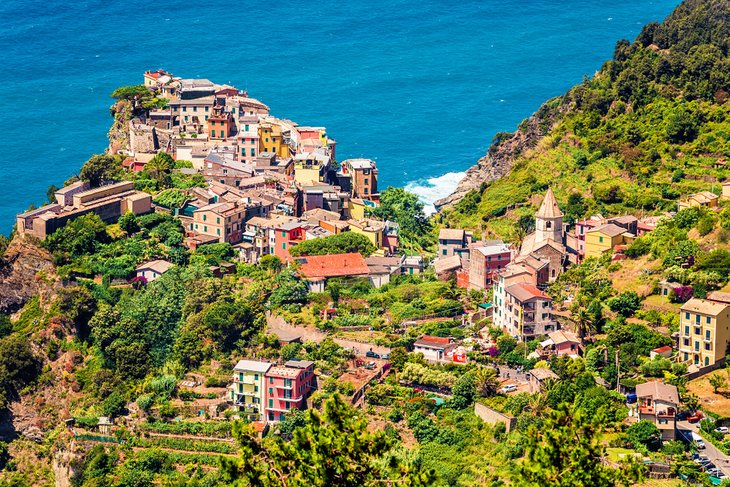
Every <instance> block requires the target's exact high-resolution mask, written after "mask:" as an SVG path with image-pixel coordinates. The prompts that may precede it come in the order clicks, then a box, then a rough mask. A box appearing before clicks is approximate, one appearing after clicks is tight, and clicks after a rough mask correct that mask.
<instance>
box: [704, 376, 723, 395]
mask: <svg viewBox="0 0 730 487" xmlns="http://www.w3.org/2000/svg"><path fill="white" fill-rule="evenodd" d="M708 381H709V382H710V385H711V386H712V392H713V393H715V394H717V391H718V390H720V389H722V388H723V387H725V386H727V379H726V378H725V377H723V376H722V375H720V374H712V375H711V376H710V377H709V378H708Z"/></svg>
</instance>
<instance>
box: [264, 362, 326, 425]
mask: <svg viewBox="0 0 730 487" xmlns="http://www.w3.org/2000/svg"><path fill="white" fill-rule="evenodd" d="M265 382H266V407H265V409H264V411H265V415H266V419H267V420H269V421H281V420H283V419H284V416H285V415H286V413H288V412H289V411H291V410H292V409H305V408H306V407H307V398H308V397H309V395H310V394H311V393H312V391H314V390H315V389H316V387H317V383H316V378H315V376H314V362H310V361H309V360H290V361H288V362H287V363H285V364H284V365H282V366H274V367H271V368H270V369H269V371H268V372H267V373H266V376H265Z"/></svg>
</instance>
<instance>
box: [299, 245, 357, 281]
mask: <svg viewBox="0 0 730 487" xmlns="http://www.w3.org/2000/svg"><path fill="white" fill-rule="evenodd" d="M294 260H295V261H296V262H298V263H299V264H300V265H301V267H300V268H299V271H300V273H301V274H302V276H304V277H305V278H307V279H317V278H320V279H321V278H327V277H341V276H365V275H367V274H368V273H369V270H368V265H367V264H366V263H365V259H364V258H363V256H362V255H360V254H358V253H356V252H353V253H349V254H337V255H310V256H307V257H296V258H295V259H294Z"/></svg>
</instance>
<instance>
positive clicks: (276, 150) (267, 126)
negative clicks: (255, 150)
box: [259, 120, 291, 158]
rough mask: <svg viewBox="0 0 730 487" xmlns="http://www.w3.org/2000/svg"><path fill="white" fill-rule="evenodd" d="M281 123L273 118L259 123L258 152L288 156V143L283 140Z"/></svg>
mask: <svg viewBox="0 0 730 487" xmlns="http://www.w3.org/2000/svg"><path fill="white" fill-rule="evenodd" d="M284 138H285V137H284V135H283V129H282V125H281V124H280V123H278V122H276V121H273V120H265V121H263V122H261V123H260V124H259V152H270V153H272V154H276V155H277V156H279V157H284V158H286V157H290V156H291V151H290V149H289V144H288V143H287V141H285V140H284Z"/></svg>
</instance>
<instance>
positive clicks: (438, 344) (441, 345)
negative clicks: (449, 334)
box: [413, 335, 451, 349]
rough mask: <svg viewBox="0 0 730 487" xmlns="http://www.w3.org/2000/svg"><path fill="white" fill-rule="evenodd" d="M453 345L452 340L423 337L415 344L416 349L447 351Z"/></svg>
mask: <svg viewBox="0 0 730 487" xmlns="http://www.w3.org/2000/svg"><path fill="white" fill-rule="evenodd" d="M450 344H451V339H450V338H445V337H434V336H429V335H423V336H422V337H421V338H419V339H418V340H416V342H415V343H414V344H413V346H414V347H431V348H438V349H446V348H447V347H448V346H449V345H450Z"/></svg>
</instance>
